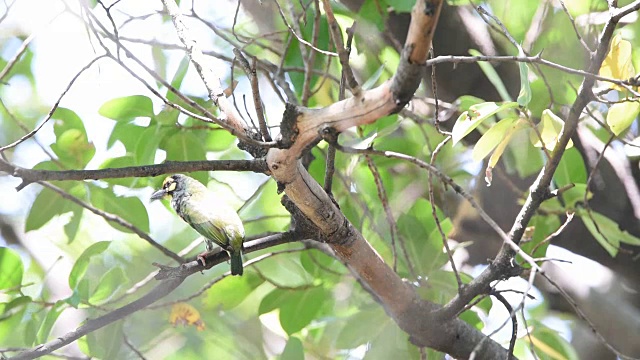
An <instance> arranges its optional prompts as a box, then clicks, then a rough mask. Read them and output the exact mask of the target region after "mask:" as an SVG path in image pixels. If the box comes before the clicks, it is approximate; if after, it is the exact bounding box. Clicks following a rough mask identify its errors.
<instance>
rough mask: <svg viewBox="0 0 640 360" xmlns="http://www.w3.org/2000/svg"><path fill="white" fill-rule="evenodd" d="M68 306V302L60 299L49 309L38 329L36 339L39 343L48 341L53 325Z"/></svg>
mask: <svg viewBox="0 0 640 360" xmlns="http://www.w3.org/2000/svg"><path fill="white" fill-rule="evenodd" d="M66 307H67V304H66V303H65V302H64V301H58V302H56V303H55V305H53V306H52V307H51V308H50V309H49V311H48V312H47V316H45V318H44V321H43V322H42V324H41V325H40V329H39V330H38V331H37V336H36V341H37V343H38V344H43V343H45V342H47V340H48V338H49V334H50V333H51V329H52V328H53V325H55V323H56V320H58V317H59V316H60V314H62V312H63V311H64V310H65V309H66Z"/></svg>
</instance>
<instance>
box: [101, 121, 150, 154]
mask: <svg viewBox="0 0 640 360" xmlns="http://www.w3.org/2000/svg"><path fill="white" fill-rule="evenodd" d="M146 129H147V127H144V126H138V125H134V124H132V123H128V122H117V123H116V125H115V126H114V127H113V130H112V131H111V135H110V136H109V140H108V141H107V148H109V149H110V148H111V147H112V146H113V145H114V144H115V143H116V141H120V142H121V143H122V145H124V148H125V149H126V150H127V152H128V153H135V152H136V145H137V144H138V142H139V141H140V139H141V138H142V137H143V136H142V134H143V133H144V131H145V130H146Z"/></svg>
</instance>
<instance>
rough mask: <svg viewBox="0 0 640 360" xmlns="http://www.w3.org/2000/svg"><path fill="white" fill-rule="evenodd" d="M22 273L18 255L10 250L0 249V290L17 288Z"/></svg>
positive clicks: (22, 269)
mask: <svg viewBox="0 0 640 360" xmlns="http://www.w3.org/2000/svg"><path fill="white" fill-rule="evenodd" d="M23 273H24V265H22V259H21V258H20V255H18V253H17V252H15V251H14V250H12V249H9V248H6V247H0V290H3V289H10V288H16V287H19V286H20V285H21V284H22V274H23Z"/></svg>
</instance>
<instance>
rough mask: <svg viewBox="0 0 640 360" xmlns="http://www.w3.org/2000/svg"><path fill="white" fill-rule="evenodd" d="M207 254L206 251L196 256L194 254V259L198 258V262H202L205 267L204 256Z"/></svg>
mask: <svg viewBox="0 0 640 360" xmlns="http://www.w3.org/2000/svg"><path fill="white" fill-rule="evenodd" d="M208 254H209V252H208V251H205V252H203V253H200V254H198V256H196V260H198V262H200V263H201V264H202V266H204V267H206V266H207V261H206V259H205V257H206V256H207V255H208Z"/></svg>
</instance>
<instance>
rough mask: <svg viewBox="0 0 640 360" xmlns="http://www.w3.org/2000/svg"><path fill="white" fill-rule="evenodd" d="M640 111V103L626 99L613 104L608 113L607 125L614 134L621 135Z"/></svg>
mask: <svg viewBox="0 0 640 360" xmlns="http://www.w3.org/2000/svg"><path fill="white" fill-rule="evenodd" d="M638 113H640V103H639V102H636V101H625V102H621V103H617V104H613V105H612V106H611V107H610V108H609V112H608V113H607V125H609V128H611V131H613V133H614V134H616V135H620V134H621V133H622V132H623V131H625V130H627V129H628V128H629V126H631V124H633V121H634V120H635V119H636V117H638Z"/></svg>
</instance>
